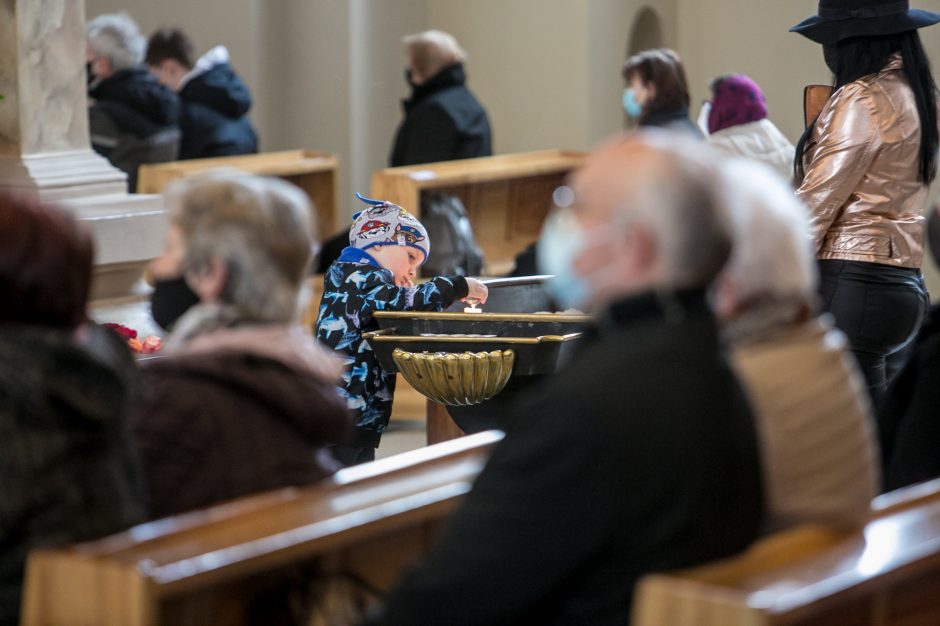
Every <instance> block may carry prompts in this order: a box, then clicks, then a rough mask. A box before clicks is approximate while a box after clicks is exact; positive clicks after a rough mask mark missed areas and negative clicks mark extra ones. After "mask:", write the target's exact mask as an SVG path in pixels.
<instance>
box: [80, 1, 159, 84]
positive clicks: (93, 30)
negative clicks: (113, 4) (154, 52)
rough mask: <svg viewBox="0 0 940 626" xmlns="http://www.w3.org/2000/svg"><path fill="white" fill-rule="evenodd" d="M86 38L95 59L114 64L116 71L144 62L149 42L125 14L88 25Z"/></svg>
mask: <svg viewBox="0 0 940 626" xmlns="http://www.w3.org/2000/svg"><path fill="white" fill-rule="evenodd" d="M85 38H86V40H87V42H88V47H89V48H91V50H92V52H94V53H95V55H97V56H100V57H105V58H106V59H108V60H109V61H111V68H112V69H113V70H114V71H117V70H126V69H130V68H132V67H134V66H136V65H139V64H140V63H141V62H143V60H144V52H145V51H146V49H147V40H146V39H145V38H144V36H143V35H142V34H141V33H140V29H139V28H138V27H137V22H135V21H134V19H133V18H132V17H131V16H130V15H128V14H127V13H125V12H123V11H122V12H120V13H105V14H104V15H99V16H98V17H96V18H95V19H93V20H91V21H90V22H88V25H87V26H86V27H85Z"/></svg>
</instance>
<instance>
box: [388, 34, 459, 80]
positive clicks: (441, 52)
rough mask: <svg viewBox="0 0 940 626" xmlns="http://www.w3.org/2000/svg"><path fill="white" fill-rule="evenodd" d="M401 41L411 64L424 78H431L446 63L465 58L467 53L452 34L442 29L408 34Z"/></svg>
mask: <svg viewBox="0 0 940 626" xmlns="http://www.w3.org/2000/svg"><path fill="white" fill-rule="evenodd" d="M402 43H404V44H405V52H406V53H407V54H408V57H409V59H410V60H411V62H412V64H413V65H414V66H415V68H416V69H417V70H418V71H419V72H420V73H421V75H422V76H423V77H424V78H431V77H432V76H434V75H435V74H437V73H438V72H439V71H441V70H442V69H444V68H445V67H447V66H448V65H453V64H454V63H463V62H464V61H466V60H467V53H466V52H465V51H464V50H463V48H461V47H460V44H458V43H457V40H456V39H455V38H454V36H453V35H451V34H450V33H445V32H444V31H442V30H426V31H424V32H423V33H416V34H414V35H408V36H407V37H405V38H404V39H403V40H402Z"/></svg>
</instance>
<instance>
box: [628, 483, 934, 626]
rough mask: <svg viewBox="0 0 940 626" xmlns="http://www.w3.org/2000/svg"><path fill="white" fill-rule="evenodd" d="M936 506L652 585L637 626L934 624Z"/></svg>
mask: <svg viewBox="0 0 940 626" xmlns="http://www.w3.org/2000/svg"><path fill="white" fill-rule="evenodd" d="M938 592H940V499H936V498H926V499H922V500H920V501H919V502H918V501H914V500H908V502H907V505H905V506H903V507H900V508H897V509H894V510H893V512H891V511H888V512H882V513H878V512H875V513H874V514H873V516H872V518H871V520H870V521H869V522H868V523H867V524H865V525H864V527H862V528H859V529H855V530H836V529H827V528H823V527H820V526H803V527H798V528H795V529H792V530H789V531H786V532H783V533H780V534H778V535H774V536H771V537H769V538H766V539H764V540H762V541H760V542H759V543H757V544H756V545H755V546H753V547H752V548H751V549H749V550H748V551H747V552H745V553H744V554H743V555H741V556H738V557H736V558H732V559H729V560H726V561H723V562H720V563H716V564H712V565H707V566H704V567H700V568H696V569H692V570H688V571H684V572H679V573H675V574H662V575H652V576H647V577H646V578H644V579H643V580H642V581H641V583H640V584H639V585H638V587H637V592H636V601H635V609H634V620H633V624H634V626H653V625H656V626H659V625H661V624H671V625H673V626H692V625H694V626H718V625H721V626H784V625H786V626H811V625H819V626H822V625H830V624H833V625H840V626H842V625H846V626H851V625H853V624H860V625H861V624H864V625H870V626H874V625H882V624H885V625H887V624H897V625H900V626H915V625H927V624H940V593H938Z"/></svg>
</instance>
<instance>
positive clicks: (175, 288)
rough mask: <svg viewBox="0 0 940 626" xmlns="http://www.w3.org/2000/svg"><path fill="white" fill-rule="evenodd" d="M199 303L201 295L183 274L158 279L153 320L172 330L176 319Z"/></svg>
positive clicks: (152, 307)
mask: <svg viewBox="0 0 940 626" xmlns="http://www.w3.org/2000/svg"><path fill="white" fill-rule="evenodd" d="M198 303H199V296H197V295H196V293H195V292H194V291H193V290H192V289H190V288H189V284H188V283H187V282H186V279H185V278H183V277H182V276H179V277H177V278H170V279H168V280H157V281H154V283H153V294H152V295H151V296H150V314H151V315H152V316H153V321H155V322H156V323H157V324H158V325H159V326H160V328H162V329H163V330H170V329H171V328H172V326H173V324H175V323H176V320H178V319H179V318H181V317H183V314H184V313H186V311H188V310H189V309H190V307H192V306H193V305H195V304H198Z"/></svg>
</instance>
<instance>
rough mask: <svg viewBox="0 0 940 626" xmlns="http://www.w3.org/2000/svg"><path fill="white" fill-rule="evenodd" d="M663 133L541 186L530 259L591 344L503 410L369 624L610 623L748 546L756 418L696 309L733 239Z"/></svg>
mask: <svg viewBox="0 0 940 626" xmlns="http://www.w3.org/2000/svg"><path fill="white" fill-rule="evenodd" d="M657 132H658V133H659V134H654V133H657ZM666 132H667V131H647V133H646V134H643V135H635V136H632V137H627V138H621V139H617V140H615V141H613V142H612V143H610V144H608V145H606V146H605V147H603V148H601V149H600V150H598V151H597V152H596V153H594V154H593V155H592V156H591V157H589V159H588V161H587V162H586V164H585V166H584V168H583V169H582V170H580V171H579V172H578V173H577V174H576V175H575V176H574V178H573V179H572V183H571V186H572V190H573V193H568V192H565V193H556V198H558V199H559V200H563V201H564V200H568V201H570V204H569V206H568V207H567V208H564V209H560V210H559V211H558V212H557V213H556V214H555V215H554V216H553V217H552V218H550V220H549V222H548V223H547V225H546V229H545V231H544V232H543V233H542V239H541V242H542V245H543V250H541V254H540V258H541V259H543V261H545V262H546V265H547V266H546V267H545V268H544V270H545V273H552V274H554V275H555V282H554V283H553V285H554V286H553V288H552V289H553V291H554V292H555V295H556V296H557V297H559V299H560V300H562V301H563V302H564V304H566V305H568V304H571V305H578V306H580V307H582V308H586V309H588V310H591V311H593V312H594V314H595V316H596V319H597V324H596V331H595V332H594V333H593V336H592V337H590V338H589V339H588V340H587V341H585V343H584V344H583V347H582V348H581V349H580V351H579V353H578V354H576V355H575V356H574V357H573V359H572V361H571V362H570V363H569V364H567V366H566V367H565V368H564V369H563V370H562V371H561V372H560V373H559V374H558V376H557V377H556V378H554V379H552V380H549V381H547V382H546V383H545V384H543V385H542V386H541V387H538V388H536V389H534V390H532V391H531V392H529V393H528V396H527V398H526V399H524V400H523V401H521V402H520V403H519V404H518V406H517V407H516V410H515V413H514V419H515V423H514V424H513V425H512V427H511V428H510V429H509V432H508V433H507V435H506V438H505V439H504V440H503V442H502V443H501V444H500V445H499V446H498V447H497V449H496V451H495V452H494V454H493V457H492V458H491V459H490V461H489V463H488V464H487V466H486V468H485V469H484V470H483V472H482V473H481V475H480V477H479V479H478V480H477V482H476V484H475V485H474V488H473V490H472V491H471V493H470V494H469V495H468V496H467V498H466V500H464V502H463V503H462V505H461V507H460V508H459V510H458V511H457V512H456V513H455V515H454V517H453V518H452V519H451V520H450V521H449V523H448V524H447V525H446V527H445V528H444V529H443V530H442V532H441V534H440V536H439V538H438V541H437V543H436V545H435V546H434V547H433V548H432V550H431V552H430V553H429V554H428V556H427V558H426V559H425V560H424V561H423V562H422V563H421V564H420V565H418V566H417V567H416V568H415V569H414V570H413V571H411V572H410V573H409V574H408V575H406V576H405V578H404V579H403V580H402V581H401V582H400V584H399V585H398V587H397V588H396V589H395V590H394V591H393V592H392V593H391V594H390V595H389V597H388V601H387V604H386V605H385V607H384V610H383V611H382V614H381V615H377V616H374V617H373V618H372V619H373V623H376V624H386V625H393V624H394V625H398V624H401V625H404V624H408V625H409V626H416V625H420V624H462V625H463V624H466V625H469V624H481V625H482V624H559V625H561V624H565V625H567V626H571V625H576V624H591V625H593V626H599V625H600V626H604V625H615V624H616V625H617V626H622V625H623V624H627V623H629V619H630V612H631V606H632V596H633V587H634V584H635V582H636V581H637V579H639V578H640V577H641V576H642V575H643V574H645V573H647V572H653V571H659V570H669V569H675V568H682V567H687V566H691V565H695V564H699V563H702V562H705V561H710V560H712V559H718V558H722V557H726V556H729V555H731V554H734V553H735V552H738V551H739V550H741V549H743V548H744V547H746V546H747V545H748V544H749V543H750V542H751V541H752V540H753V539H754V537H755V535H756V533H757V531H758V525H759V522H760V518H761V513H762V492H761V485H760V468H759V464H758V448H757V442H756V438H755V432H754V425H753V422H752V416H751V412H750V409H749V407H748V404H747V402H746V400H745V397H744V395H743V393H742V390H741V388H740V386H739V384H738V382H737V380H736V379H735V377H734V376H733V375H732V373H731V370H730V369H729V367H728V364H727V363H726V362H725V358H724V356H723V355H722V350H721V347H720V345H719V339H718V332H717V330H716V326H715V321H714V319H713V317H712V314H711V312H710V310H709V307H708V306H707V304H706V301H705V289H706V288H707V287H708V285H709V283H711V282H712V280H713V278H714V277H715V276H716V274H717V273H718V272H719V270H720V269H721V267H722V265H723V264H724V262H725V259H726V257H727V255H728V252H729V248H730V235H729V231H728V226H727V225H726V221H725V219H724V218H723V217H722V211H721V206H720V200H718V199H717V197H716V194H715V190H714V188H713V185H714V183H713V180H715V178H716V175H715V172H714V171H713V169H712V167H711V166H710V164H709V163H708V161H707V157H706V156H704V155H703V154H702V152H701V151H702V150H703V148H701V147H699V146H697V145H694V144H692V143H687V142H686V141H685V140H683V139H682V138H680V137H673V136H667V135H663V134H662V133H666Z"/></svg>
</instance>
